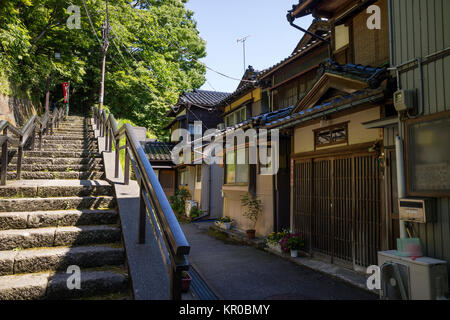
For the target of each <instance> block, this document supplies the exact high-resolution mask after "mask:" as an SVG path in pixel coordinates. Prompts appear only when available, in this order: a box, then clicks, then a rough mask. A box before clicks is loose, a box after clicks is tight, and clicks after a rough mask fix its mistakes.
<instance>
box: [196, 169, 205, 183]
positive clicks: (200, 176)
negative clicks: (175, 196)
mask: <svg viewBox="0 0 450 320" xmlns="http://www.w3.org/2000/svg"><path fill="white" fill-rule="evenodd" d="M202 170H203V167H202V166H201V165H197V166H196V168H195V182H196V183H201V182H202ZM199 173H200V175H199ZM199 178H200V180H199Z"/></svg>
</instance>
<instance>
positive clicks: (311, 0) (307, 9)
mask: <svg viewBox="0 0 450 320" xmlns="http://www.w3.org/2000/svg"><path fill="white" fill-rule="evenodd" d="M318 2H319V0H299V1H298V4H294V5H292V10H289V11H288V14H289V15H291V16H292V17H293V18H300V17H304V16H306V15H308V14H311V13H312V10H313V8H314V6H315V5H316V4H317V3H318ZM300 8H302V11H299V9H300Z"/></svg>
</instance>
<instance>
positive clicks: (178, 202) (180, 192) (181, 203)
mask: <svg viewBox="0 0 450 320" xmlns="http://www.w3.org/2000/svg"><path fill="white" fill-rule="evenodd" d="M190 198H191V193H190V192H189V190H187V189H177V190H176V191H175V195H174V196H170V197H169V201H170V204H171V206H172V209H173V211H174V212H175V213H177V214H179V215H182V214H183V213H184V209H185V204H186V200H189V199H190Z"/></svg>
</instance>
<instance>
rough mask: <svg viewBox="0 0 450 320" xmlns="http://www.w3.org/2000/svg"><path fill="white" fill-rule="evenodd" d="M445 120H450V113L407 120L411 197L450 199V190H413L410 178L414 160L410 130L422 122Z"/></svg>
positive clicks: (408, 179) (407, 188)
mask: <svg viewBox="0 0 450 320" xmlns="http://www.w3.org/2000/svg"><path fill="white" fill-rule="evenodd" d="M443 118H450V111H443V112H438V113H434V114H431V115H427V116H422V117H419V118H416V119H409V120H406V122H405V126H404V137H405V169H404V170H405V177H406V194H407V196H410V197H432V198H433V197H434V198H441V197H444V198H445V197H450V189H449V190H440V191H439V190H437V191H430V190H428V191H420V190H419V191H416V190H412V186H411V182H412V181H411V180H412V179H411V177H410V168H411V164H412V159H411V158H410V145H409V144H410V142H411V141H410V135H409V128H411V126H413V125H414V124H417V123H422V122H429V121H433V120H440V119H443Z"/></svg>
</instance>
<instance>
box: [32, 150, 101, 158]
mask: <svg viewBox="0 0 450 320" xmlns="http://www.w3.org/2000/svg"><path fill="white" fill-rule="evenodd" d="M24 156H25V157H41V158H101V156H102V155H101V154H100V153H99V152H91V151H88V150H86V151H83V150H81V151H80V150H71V151H67V150H41V151H39V150H35V151H24Z"/></svg>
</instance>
